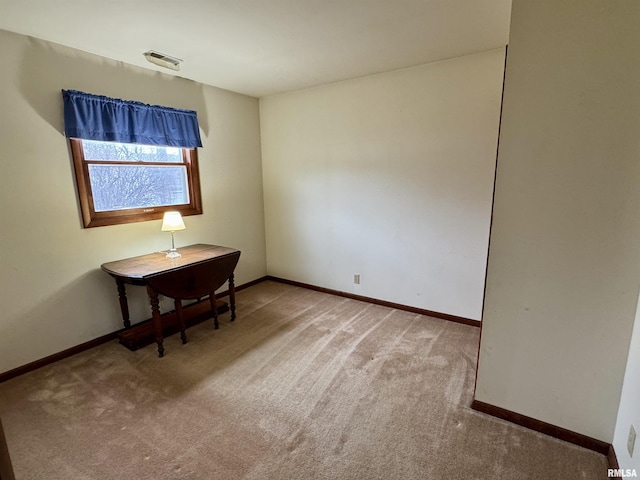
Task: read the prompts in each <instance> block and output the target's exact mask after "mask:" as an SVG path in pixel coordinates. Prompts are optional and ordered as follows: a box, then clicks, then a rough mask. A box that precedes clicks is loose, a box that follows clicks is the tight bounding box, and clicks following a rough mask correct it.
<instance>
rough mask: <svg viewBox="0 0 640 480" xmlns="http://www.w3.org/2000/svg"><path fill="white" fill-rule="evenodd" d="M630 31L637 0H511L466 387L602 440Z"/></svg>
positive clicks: (631, 135)
mask: <svg viewBox="0 0 640 480" xmlns="http://www.w3.org/2000/svg"><path fill="white" fill-rule="evenodd" d="M638 25H640V2H626V1H613V2H607V1H602V0H579V1H578V0H571V1H563V2H557V1H555V0H540V1H535V2H531V1H526V0H514V2H513V6H512V22H511V36H510V42H509V53H508V60H507V70H506V83H505V93H504V106H503V116H502V133H501V138H500V152H499V155H498V168H497V184H496V193H495V206H494V220H493V229H492V235H491V250H490V252H489V267H488V279H487V293H486V303H485V310H484V319H483V331H482V341H481V350H480V361H479V369H478V379H477V390H476V399H477V400H480V401H483V402H486V403H489V404H493V405H496V406H499V407H502V408H505V409H508V410H512V411H514V412H517V413H520V414H524V415H527V416H530V417H533V418H536V419H539V420H542V421H545V422H548V423H551V424H554V425H557V426H560V427H564V428H567V429H569V430H572V431H575V432H578V433H582V434H584V435H588V436H591V437H594V438H596V439H600V440H602V441H605V442H611V441H612V440H613V433H614V426H615V424H616V416H617V410H618V405H619V401H620V392H621V388H622V381H623V374H624V371H625V365H626V361H627V353H628V348H629V339H630V336H631V331H632V326H633V322H634V317H635V310H636V304H637V300H638V289H639V285H640V268H639V267H640V248H638V246H639V245H640V208H639V207H640V188H639V187H640V143H639V140H638V139H639V138H640V136H639V134H638V133H639V132H640V115H638V112H639V111H640V89H639V88H638V79H639V78H640V61H639V59H640V41H639V39H640V38H639V37H638ZM636 399H637V396H636ZM637 404H638V403H636V405H637ZM627 428H628V426H627Z"/></svg>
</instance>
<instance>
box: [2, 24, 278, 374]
mask: <svg viewBox="0 0 640 480" xmlns="http://www.w3.org/2000/svg"><path fill="white" fill-rule="evenodd" d="M0 45H2V48H0V64H2V68H1V69H0V145H1V149H0V169H1V170H0V202H1V205H2V207H1V209H0V225H2V226H3V228H2V233H1V234H0V308H1V310H2V313H1V317H0V372H4V371H8V370H10V369H12V368H15V367H18V366H21V365H24V364H26V363H29V362H31V361H34V360H37V359H40V358H43V357H45V356H47V355H50V354H53V353H56V352H59V351H62V350H64V349H66V348H69V347H72V346H75V345H78V344H80V343H82V342H86V341H88V340H91V339H94V338H97V337H99V336H101V335H104V334H107V333H110V332H113V331H115V330H117V329H118V328H121V325H122V321H121V318H120V312H119V306H118V300H117V295H116V291H115V283H114V282H113V280H112V279H111V278H110V277H109V276H108V275H107V274H105V273H103V272H102V271H100V270H99V268H100V265H101V264H102V263H104V262H106V261H110V260H117V259H120V258H125V257H129V256H133V255H138V254H143V253H149V252H153V251H156V250H161V249H166V248H167V246H168V245H169V242H170V238H169V236H168V234H166V233H162V232H160V223H161V221H160V220H156V221H150V222H143V223H136V224H130V225H118V226H110V227H99V228H91V229H83V228H82V226H81V225H82V224H81V220H80V212H79V208H78V201H77V195H76V191H75V185H74V175H73V170H72V165H71V160H70V154H69V151H68V142H67V140H66V139H65V137H64V136H63V134H62V131H63V117H62V95H61V92H60V90H61V89H62V88H65V89H77V90H82V91H86V92H90V93H96V94H102V95H108V96H114V97H119V98H124V99H133V100H138V101H142V102H146V103H152V104H160V105H166V106H172V107H179V108H188V109H194V110H197V112H198V117H199V120H200V124H201V134H202V139H203V148H201V149H199V164H200V177H201V187H202V196H203V208H204V214H203V215H199V216H190V217H186V218H185V224H186V226H187V230H185V231H183V232H179V233H178V234H176V244H177V246H180V245H188V244H191V243H213V244H219V245H226V246H231V247H235V248H238V249H240V250H241V251H242V257H241V259H240V263H239V265H238V269H237V271H236V284H237V285H240V284H242V283H246V282H248V281H251V280H254V279H256V278H259V277H262V276H264V275H265V274H266V260H265V246H264V245H265V240H264V217H263V195H262V170H261V158H260V127H259V110H258V100H257V99H255V98H250V97H246V96H243V95H238V94H235V93H231V92H228V91H224V90H220V89H217V88H213V87H209V86H205V85H202V84H198V83H195V82H191V81H187V80H184V79H181V78H177V77H172V76H167V75H163V74H160V73H157V72H153V71H151V70H145V69H141V68H138V67H133V66H129V65H126V64H123V63H121V62H116V61H112V60H108V59H105V58H102V57H97V56H94V55H91V54H88V53H84V52H80V51H77V50H73V49H69V48H65V47H61V46H59V45H54V44H51V43H48V42H44V41H40V40H35V39H32V38H28V37H25V36H21V35H17V34H13V33H9V32H5V31H1V30H0ZM141 290H142V289H141V287H132V288H130V289H129V292H130V307H131V313H132V320H134V321H138V320H142V319H144V318H148V317H149V316H150V312H149V311H148V305H147V302H146V300H145V298H144V291H141Z"/></svg>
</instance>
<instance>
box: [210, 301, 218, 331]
mask: <svg viewBox="0 0 640 480" xmlns="http://www.w3.org/2000/svg"><path fill="white" fill-rule="evenodd" d="M209 301H210V302H211V312H212V313H213V325H214V326H215V329H216V330H218V328H220V324H219V323H218V308H217V307H216V294H215V292H211V293H210V294H209Z"/></svg>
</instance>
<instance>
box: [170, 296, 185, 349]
mask: <svg viewBox="0 0 640 480" xmlns="http://www.w3.org/2000/svg"><path fill="white" fill-rule="evenodd" d="M173 304H174V305H175V306H176V317H177V318H178V324H179V325H180V338H181V339H182V344H183V345H184V344H185V343H187V334H186V332H185V326H184V317H183V316H182V301H181V300H180V299H179V298H176V299H174V300H173Z"/></svg>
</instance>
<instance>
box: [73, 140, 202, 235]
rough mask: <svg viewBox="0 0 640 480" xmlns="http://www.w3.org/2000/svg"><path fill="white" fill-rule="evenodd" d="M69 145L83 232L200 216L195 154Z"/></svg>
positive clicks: (135, 147)
mask: <svg viewBox="0 0 640 480" xmlns="http://www.w3.org/2000/svg"><path fill="white" fill-rule="evenodd" d="M70 142H71V153H72V157H73V164H74V167H75V174H76V183H77V187H78V196H79V200H80V207H81V210H82V217H83V222H84V226H85V227H99V226H104V225H115V224H120V223H130V222H140V221H145V220H154V219H159V218H162V215H163V213H164V212H165V211H167V210H178V211H179V212H180V213H182V215H195V214H200V213H202V205H201V195H200V181H199V175H198V159H197V150H196V149H195V148H179V147H166V146H159V145H140V144H131V143H118V142H101V141H93V140H82V139H77V138H71V139H70Z"/></svg>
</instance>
